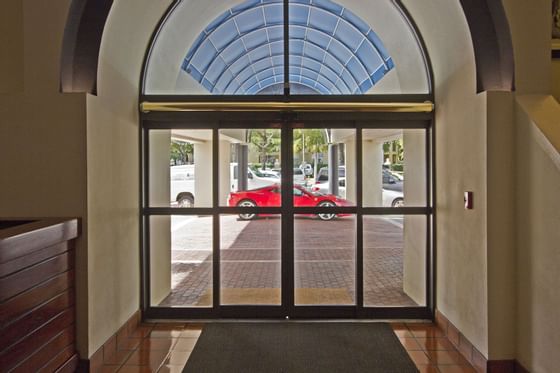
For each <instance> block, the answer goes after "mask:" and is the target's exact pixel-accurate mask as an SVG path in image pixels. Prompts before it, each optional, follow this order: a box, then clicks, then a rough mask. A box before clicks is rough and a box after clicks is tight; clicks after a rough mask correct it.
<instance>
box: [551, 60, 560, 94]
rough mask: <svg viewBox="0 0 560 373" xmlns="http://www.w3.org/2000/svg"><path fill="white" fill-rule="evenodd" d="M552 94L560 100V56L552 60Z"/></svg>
mask: <svg viewBox="0 0 560 373" xmlns="http://www.w3.org/2000/svg"><path fill="white" fill-rule="evenodd" d="M551 70H552V79H551V81H552V95H553V96H554V97H555V98H556V101H560V58H557V59H554V60H552V69H551Z"/></svg>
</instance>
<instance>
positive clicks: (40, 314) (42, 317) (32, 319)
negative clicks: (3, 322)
mask: <svg viewBox="0 0 560 373" xmlns="http://www.w3.org/2000/svg"><path fill="white" fill-rule="evenodd" d="M73 305H74V294H73V292H69V291H67V292H64V293H62V294H60V295H58V296H56V297H55V298H53V299H52V300H50V301H48V302H47V303H45V304H43V305H41V306H40V307H38V308H37V309H36V310H33V311H31V312H30V313H29V314H27V315H26V316H24V317H22V318H20V319H19V320H17V321H15V322H13V323H12V324H10V325H8V326H7V327H6V328H4V329H3V330H2V338H0V351H3V350H5V349H7V348H8V347H10V346H11V345H13V344H15V343H17V342H19V341H20V340H21V339H23V338H25V337H26V336H27V335H29V334H31V333H33V332H34V331H35V330H37V329H38V328H40V327H41V326H42V325H43V324H45V323H46V322H48V321H49V320H51V319H52V318H53V317H55V316H56V315H58V314H59V313H61V312H62V311H64V310H66V309H67V308H70V307H71V306H73Z"/></svg>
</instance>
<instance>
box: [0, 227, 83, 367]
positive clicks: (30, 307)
mask: <svg viewBox="0 0 560 373" xmlns="http://www.w3.org/2000/svg"><path fill="white" fill-rule="evenodd" d="M78 229H79V227H78V220H77V219H25V220H6V219H0V336H1V337H0V372H12V371H13V372H20V371H21V372H37V371H45V372H56V371H58V372H73V371H75V369H76V367H77V362H78V356H77V354H76V347H75V306H74V299H75V294H74V289H75V286H74V240H75V238H76V237H78Z"/></svg>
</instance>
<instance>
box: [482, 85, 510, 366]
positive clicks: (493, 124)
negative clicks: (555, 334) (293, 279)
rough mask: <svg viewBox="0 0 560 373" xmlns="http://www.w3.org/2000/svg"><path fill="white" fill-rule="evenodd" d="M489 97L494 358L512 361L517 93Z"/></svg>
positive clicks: (490, 288)
mask: <svg viewBox="0 0 560 373" xmlns="http://www.w3.org/2000/svg"><path fill="white" fill-rule="evenodd" d="M487 99H488V111H487V115H488V117H487V120H488V126H487V144H486V151H487V154H488V166H487V186H486V188H487V193H488V208H487V214H488V216H487V221H488V228H487V235H488V243H487V247H488V249H487V261H488V310H487V318H488V346H489V351H488V358H489V359H492V360H506V359H513V358H514V357H515V314H516V313H515V305H516V304H515V300H516V295H515V267H516V250H515V238H514V236H515V188H514V187H512V186H513V185H515V168H514V167H515V148H514V146H515V144H514V140H515V136H514V135H515V120H514V113H513V100H514V95H513V94H512V93H509V92H489V93H488V94H487ZM476 204H478V201H476V199H475V205H476Z"/></svg>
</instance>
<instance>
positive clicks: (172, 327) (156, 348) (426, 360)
mask: <svg viewBox="0 0 560 373" xmlns="http://www.w3.org/2000/svg"><path fill="white" fill-rule="evenodd" d="M202 327H203V325H202V324H194V323H193V324H143V325H142V326H141V327H140V328H139V331H138V333H134V334H133V337H130V338H127V339H125V340H121V341H118V349H117V352H115V353H114V354H113V356H105V359H104V360H105V365H103V366H102V367H101V368H100V369H99V370H97V372H101V373H114V372H120V373H127V372H181V371H182V369H183V367H184V365H185V363H186V362H187V359H188V358H189V355H190V353H191V351H192V350H193V348H194V345H195V344H196V341H197V339H198V337H199V336H200V333H201V330H202ZM392 327H393V330H394V331H395V334H396V335H397V336H398V337H399V339H400V341H401V343H402V344H403V346H404V347H405V349H406V350H407V351H408V354H409V355H410V357H411V358H412V360H413V361H414V362H415V363H416V366H417V367H418V369H419V370H420V372H421V373H425V372H434V373H476V371H475V370H474V369H473V367H472V366H471V365H470V364H469V362H468V361H467V360H465V359H464V358H463V357H462V356H461V355H460V354H459V353H458V352H457V350H456V349H455V348H454V347H453V345H452V344H451V343H449V341H448V340H447V339H446V338H445V337H444V336H443V334H442V333H441V332H440V331H439V330H438V329H437V328H436V327H435V326H434V325H433V324H418V323H406V324H405V323H393V324H392Z"/></svg>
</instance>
